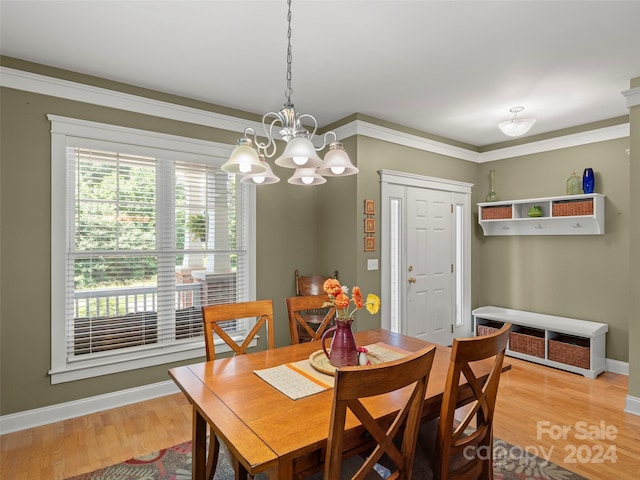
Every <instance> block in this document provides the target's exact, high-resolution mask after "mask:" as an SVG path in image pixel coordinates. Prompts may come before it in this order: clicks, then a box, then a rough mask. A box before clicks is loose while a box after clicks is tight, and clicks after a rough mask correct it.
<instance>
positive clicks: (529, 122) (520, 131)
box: [498, 107, 536, 137]
mask: <svg viewBox="0 0 640 480" xmlns="http://www.w3.org/2000/svg"><path fill="white" fill-rule="evenodd" d="M523 110H524V107H512V108H510V109H509V111H510V112H511V113H513V118H512V119H511V120H507V121H506V122H501V123H499V124H498V127H499V128H500V130H502V133H504V134H505V135H509V136H510V137H519V136H520V135H524V134H525V133H527V132H528V131H529V129H530V128H531V127H532V126H533V124H534V123H536V119H535V118H520V117H518V114H519V113H522V111H523Z"/></svg>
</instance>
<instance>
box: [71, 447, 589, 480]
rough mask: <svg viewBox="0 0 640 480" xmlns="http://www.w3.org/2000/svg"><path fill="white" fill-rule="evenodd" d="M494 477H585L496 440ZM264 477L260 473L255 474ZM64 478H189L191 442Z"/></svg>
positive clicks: (221, 474)
mask: <svg viewBox="0 0 640 480" xmlns="http://www.w3.org/2000/svg"><path fill="white" fill-rule="evenodd" d="M220 447H221V448H220V457H219V461H218V468H217V469H216V475H215V477H214V478H215V480H233V478H234V476H233V469H232V467H231V464H230V462H229V460H228V453H227V451H226V449H225V447H224V444H221V445H220ZM493 452H494V469H493V472H494V479H495V480H587V479H586V478H585V477H582V476H580V475H578V474H576V473H573V472H570V471H569V470H566V469H564V468H562V467H561V466H559V465H556V464H553V463H551V462H548V461H546V460H544V459H543V458H540V457H538V456H536V455H534V454H533V453H531V452H527V451H525V450H523V449H521V448H520V447H517V446H514V445H510V444H508V443H506V442H504V441H502V440H499V439H495V441H494V444H493ZM416 467H417V468H416V472H415V475H414V478H415V479H416V480H430V479H431V475H430V474H428V473H425V469H421V468H419V465H416ZM255 478H256V479H257V480H264V479H266V476H264V475H262V474H260V475H257V476H256V477H255ZM67 480H191V442H185V443H181V444H180V445H175V446H173V447H170V448H166V449H164V450H160V451H158V452H151V453H149V454H147V455H143V456H141V457H136V458H131V459H129V460H126V461H124V462H122V463H118V464H116V465H112V466H110V467H106V468H101V469H99V470H95V471H93V472H90V473H85V474H83V475H78V476H76V477H72V478H69V479H67Z"/></svg>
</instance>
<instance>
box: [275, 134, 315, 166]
mask: <svg viewBox="0 0 640 480" xmlns="http://www.w3.org/2000/svg"><path fill="white" fill-rule="evenodd" d="M276 165H279V166H281V167H286V168H301V167H305V168H310V167H318V166H320V165H322V159H321V158H320V157H319V156H318V154H317V153H316V149H315V147H314V146H313V143H311V140H309V139H308V138H305V137H294V138H292V139H291V140H289V142H287V146H286V148H285V149H284V152H283V153H282V155H281V156H280V157H279V158H278V159H276Z"/></svg>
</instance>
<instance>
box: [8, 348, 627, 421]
mask: <svg viewBox="0 0 640 480" xmlns="http://www.w3.org/2000/svg"><path fill="white" fill-rule="evenodd" d="M607 371H609V372H613V373H619V374H622V375H629V364H628V363H627V362H621V361H619V360H611V359H607ZM179 391H180V390H179V389H178V387H177V386H176V384H175V383H174V382H173V381H171V380H167V381H166V382H159V383H153V384H151V385H144V386H142V387H136V388H130V389H127V390H120V391H118V392H113V393H107V394H105V395H97V396H95V397H89V398H83V399H81V400H74V401H71V402H65V403H60V404H57V405H51V406H48V407H43V408H36V409H34V410H27V411H24V412H18V413H12V414H9V415H3V416H1V417H0V433H1V434H5V433H11V432H17V431H19V430H26V429H27V428H33V427H39V426H41V425H46V424H49V423H55V422H60V421H62V420H68V419H69V418H75V417H80V416H82V415H88V414H90V413H95V412H101V411H103V410H108V409H110V408H116V407H121V406H123V405H129V404H132V403H137V402H143V401H145V400H150V399H152V398H157V397H162V396H165V395H171V394H173V393H178V392H179ZM625 411H626V412H628V413H632V414H635V415H640V398H635V397H632V396H627V400H626V406H625Z"/></svg>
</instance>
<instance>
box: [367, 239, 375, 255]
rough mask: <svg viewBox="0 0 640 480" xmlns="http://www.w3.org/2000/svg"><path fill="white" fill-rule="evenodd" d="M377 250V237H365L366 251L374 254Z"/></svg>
mask: <svg viewBox="0 0 640 480" xmlns="http://www.w3.org/2000/svg"><path fill="white" fill-rule="evenodd" d="M375 249H376V237H365V239H364V251H365V252H373V251H375Z"/></svg>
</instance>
